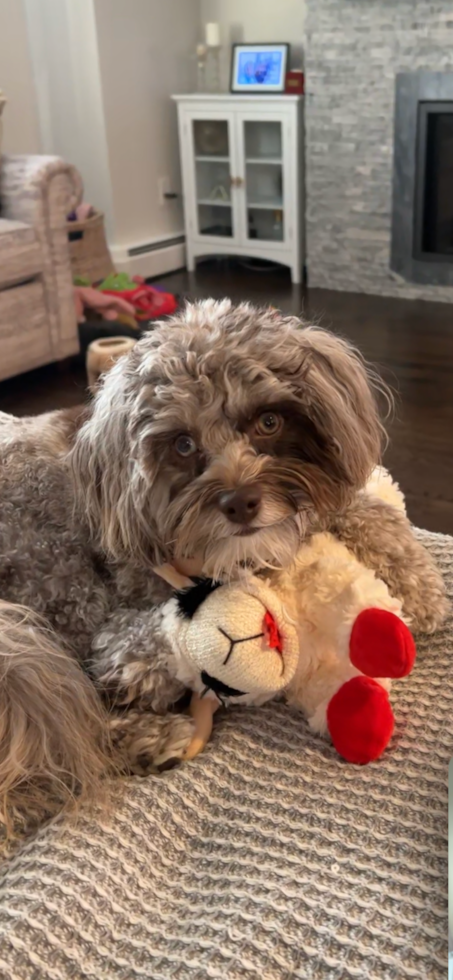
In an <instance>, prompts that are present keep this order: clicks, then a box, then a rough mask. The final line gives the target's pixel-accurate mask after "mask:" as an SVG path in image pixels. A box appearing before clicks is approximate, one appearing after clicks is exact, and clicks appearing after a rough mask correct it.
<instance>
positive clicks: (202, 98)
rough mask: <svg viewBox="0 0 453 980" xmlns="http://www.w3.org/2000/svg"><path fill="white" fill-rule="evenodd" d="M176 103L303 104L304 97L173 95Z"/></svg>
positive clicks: (198, 93)
mask: <svg viewBox="0 0 453 980" xmlns="http://www.w3.org/2000/svg"><path fill="white" fill-rule="evenodd" d="M172 99H174V101H175V102H226V101H228V102H238V103H241V102H256V104H257V105H260V104H262V103H263V102H283V103H288V102H302V100H303V95H287V94H286V92H282V93H281V94H278V95H267V94H264V92H263V94H262V95H261V93H260V94H259V95H255V94H254V93H253V92H251V93H250V95H243V94H242V93H241V94H239V93H236V92H188V93H186V94H184V95H172Z"/></svg>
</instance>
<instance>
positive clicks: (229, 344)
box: [0, 300, 446, 824]
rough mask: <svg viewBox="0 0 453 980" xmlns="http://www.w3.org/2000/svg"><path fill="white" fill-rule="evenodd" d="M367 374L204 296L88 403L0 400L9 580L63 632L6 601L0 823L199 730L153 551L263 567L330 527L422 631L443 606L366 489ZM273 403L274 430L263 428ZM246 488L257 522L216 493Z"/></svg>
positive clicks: (221, 573) (299, 328)
mask: <svg viewBox="0 0 453 980" xmlns="http://www.w3.org/2000/svg"><path fill="white" fill-rule="evenodd" d="M373 390H374V379H373V378H372V376H371V375H370V373H369V372H368V371H367V369H366V366H365V365H364V363H363V360H362V359H361V357H360V355H359V354H358V353H357V352H356V351H354V350H353V349H352V348H351V347H350V346H349V345H348V344H347V343H346V342H345V341H342V340H339V339H338V338H336V337H334V336H333V335H331V334H329V333H326V332H325V331H323V330H320V329H317V328H313V327H308V326H305V325H303V324H301V322H300V321H298V320H297V319H295V318H293V317H282V316H280V315H278V314H276V313H275V312H274V311H270V310H256V309H254V308H253V307H251V306H250V305H248V304H242V305H240V306H238V307H234V306H233V305H232V304H231V303H230V302H229V301H226V300H225V301H223V302H221V303H215V302H214V301H206V302H203V303H199V304H195V305H193V306H188V307H187V309H186V310H185V311H183V312H182V313H181V314H180V315H178V316H177V317H175V318H174V320H172V321H171V322H167V323H166V324H165V325H160V326H159V327H158V328H157V329H155V330H154V331H153V332H152V333H151V334H149V335H147V336H146V337H145V338H143V339H142V340H141V341H140V342H139V343H138V344H137V346H136V347H135V348H134V350H133V351H132V352H131V354H130V355H129V356H128V358H126V359H123V360H121V361H119V362H118V363H117V365H116V366H115V367H114V368H113V369H112V371H111V372H110V373H109V374H108V375H107V376H106V378H105V380H104V383H103V385H102V387H101V389H100V391H99V393H98V395H97V397H96V399H95V401H94V404H93V406H92V408H91V409H90V410H89V411H87V412H86V413H85V414H83V413H82V415H81V416H80V418H77V419H74V418H68V416H67V415H66V414H65V413H55V414H53V415H49V416H42V417H41V418H38V419H28V420H15V419H11V418H9V417H6V416H0V493H1V499H2V509H1V512H0V595H1V597H2V599H3V600H4V601H5V602H9V603H20V604H22V605H25V606H27V607H28V608H29V609H30V610H33V612H34V613H37V614H39V615H41V616H44V617H45V619H46V622H47V624H48V626H50V627H51V628H52V629H53V631H54V632H53V637H50V636H49V634H48V633H46V632H42V630H41V628H40V627H39V626H37V625H36V624H35V623H34V622H33V623H32V624H31V626H30V625H29V624H28V622H27V620H26V619H25V620H24V619H23V618H22V619H21V616H22V614H20V613H18V612H17V610H14V609H11V607H8V606H5V607H4V613H3V615H2V620H1V622H0V667H1V670H2V674H3V678H6V680H4V679H2V690H1V698H2V701H1V705H0V707H1V708H2V709H3V716H4V719H6V720H5V722H4V730H3V732H2V735H3V737H2V743H1V758H0V763H1V764H0V799H1V801H2V808H1V811H0V812H1V813H3V820H4V822H6V823H7V822H8V821H9V822H11V820H13V819H14V817H15V815H16V814H17V813H20V815H21V818H22V819H23V820H24V821H25V823H28V824H30V822H32V821H34V820H35V819H36V818H39V817H40V816H41V817H42V816H43V815H45V814H47V813H49V812H52V811H55V810H57V809H58V808H60V807H61V805H62V803H63V802H64V800H65V794H66V793H68V794H69V797H70V798H71V799H72V798H73V796H74V791H75V790H78V793H79V798H80V799H83V798H87V797H89V796H90V794H91V795H93V793H97V791H98V790H97V787H98V783H99V771H100V769H101V768H103V767H104V768H105V769H106V770H107V769H108V768H109V766H110V765H111V760H112V758H113V760H114V764H115V765H116V766H118V767H120V768H126V769H127V770H128V771H132V772H147V771H150V769H155V768H158V767H164V768H165V767H166V766H168V765H169V764H171V763H172V759H173V757H179V756H180V755H181V753H182V751H183V749H184V746H185V745H186V744H187V743H188V741H189V740H190V737H191V731H192V729H191V722H190V721H189V719H188V718H187V717H186V716H184V715H181V714H179V715H178V714H176V713H175V714H173V713H172V708H173V707H174V706H175V705H176V703H177V701H178V699H179V697H180V695H181V693H182V692H181V690H180V688H179V686H178V685H177V684H175V682H174V680H172V678H171V677H170V674H169V671H168V656H167V651H166V650H165V646H164V643H163V640H162V637H161V636H160V633H159V617H158V616H154V613H155V612H156V609H155V607H156V606H157V605H158V604H159V603H160V602H161V601H162V600H163V599H165V598H166V597H167V595H168V591H167V587H166V586H164V584H163V583H162V582H161V581H160V579H159V578H158V577H157V576H156V575H155V574H154V572H153V566H154V565H155V564H156V563H160V562H162V561H169V560H170V561H178V559H179V560H181V559H182V558H184V557H185V556H187V555H190V554H191V553H193V552H194V551H197V553H199V554H201V556H202V559H203V562H204V569H205V571H206V573H207V574H210V575H211V576H214V577H222V578H228V577H231V576H234V575H235V574H237V573H238V572H240V570H241V568H242V567H243V566H244V565H247V566H248V567H253V568H254V569H255V570H257V571H259V570H260V569H266V574H269V568H271V569H272V568H276V567H284V566H286V565H287V564H289V562H290V561H291V560H292V558H293V557H294V555H295V553H296V551H297V549H298V547H299V545H300V543H301V541H302V540H304V538H306V536H307V535H309V534H310V533H312V532H313V531H315V530H318V529H321V528H327V529H332V530H334V532H335V533H336V534H338V535H339V537H340V538H342V540H344V541H345V542H346V544H347V545H348V546H349V547H350V548H351V549H352V550H353V551H354V552H355V553H356V554H357V556H358V557H359V559H360V560H361V561H363V562H364V563H365V564H367V565H369V566H370V567H371V568H373V569H375V570H376V571H377V572H378V574H379V575H380V576H381V577H382V578H383V579H384V580H385V581H386V582H387V584H388V585H389V586H390V588H391V590H392V591H394V592H395V594H397V595H398V596H401V598H402V599H403V600H404V603H405V606H406V610H407V613H408V614H409V615H410V616H411V617H412V625H413V627H414V628H415V629H417V628H420V629H424V630H433V629H435V628H436V626H437V625H438V623H439V622H441V620H442V618H443V616H444V614H445V608H446V607H445V598H444V592H443V586H442V581H441V578H440V576H439V574H438V572H437V570H436V569H435V567H434V565H433V563H432V561H431V559H430V557H429V556H428V555H427V553H426V552H425V550H424V549H423V548H422V546H421V545H420V543H419V542H418V541H417V540H416V537H415V536H414V534H413V531H412V529H411V527H410V524H409V522H408V520H407V518H406V517H405V516H404V515H403V514H400V513H397V512H396V511H395V509H394V508H393V507H392V506H391V505H390V504H386V503H384V502H383V501H377V500H376V499H375V498H373V497H370V496H369V494H368V495H366V494H364V493H363V488H364V486H365V483H366V481H367V479H368V477H369V476H370V473H371V471H372V470H373V468H374V467H375V465H376V464H377V463H378V461H379V457H380V452H381V444H382V438H383V429H382V426H381V423H380V421H379V416H378V411H377V407H376V401H375V396H374V394H373ZM266 411H267V412H269V411H271V412H272V413H273V415H274V416H277V418H278V420H279V431H278V437H277V436H275V437H272V436H269V435H267V434H266V433H263V431H262V429H260V427H259V424H258V423H259V420H260V418H261V416H262V413H263V412H266ZM181 435H183V436H184V438H185V439H186V440H187V439H188V440H189V448H190V450H191V451H190V453H188V454H187V455H186V456H184V457H182V456H181V455H180V454H178V451H177V441H178V437H180V436H181ZM70 444H71V446H70ZM68 448H70V449H71V451H70V453H69V456H68V452H67V450H68ZM244 485H245V486H248V485H253V486H254V487H258V488H259V492H260V495H261V503H260V508H259V512H258V513H257V516H256V519H254V521H253V522H252V527H251V528H248V530H253V531H254V533H253V534H247V536H245V535H244V534H243V533H242V531H243V529H242V528H241V527H240V526H238V525H237V524H234V523H231V521H230V520H229V518H228V515H225V513H223V512H222V511H221V509H220V507H219V499H220V496H221V494H222V493H223V492H225V491H227V490H233V489H235V488H236V487H238V486H244ZM75 504H76V505H77V507H76V509H75ZM409 565H410V569H409V567H408V566H409ZM118 617H119V619H118ZM11 630H13V632H14V630H16V634H15V636H13V633H11ZM30 630H31V631H30ZM17 631H19V632H17ZM11 637H12V639H11ZM35 638H36V642H35ZM31 646H32V647H33V649H34V655H33V658H32V661H33V662H31V659H30V647H31ZM21 651H22V653H21ZM77 661H78V662H79V663H78V662H77ZM79 664H81V665H82V666H83V667H84V668H85V671H83V670H82V669H80V666H79ZM52 665H55V688H54V692H53V693H52V690H51V688H50V687H49V671H51V670H53V666H52ZM62 665H63V666H62ZM87 677H91V681H88V680H87ZM90 684H92V685H93V686H92V687H90ZM96 689H97V690H98V691H99V692H100V694H101V696H102V701H103V702H104V705H105V706H106V708H107V710H106V709H105V707H103V706H102V704H101V698H97V696H95V690H96ZM49 699H50V700H49ZM12 701H14V702H16V701H18V703H19V704H20V705H21V706H22V711H23V720H22V721H21V720H20V717H19V716H18V723H17V726H16V720H15V718H16V716H15V714H13V707H12V704H11V702H12ZM53 702H54V703H55V706H56V710H55V711H52V703H53ZM28 703H29V704H30V705H33V712H31V713H29V715H28V716H27V717H26V714H27V708H26V706H27V704H28ZM66 703H67V711H66V710H65V707H64V705H65V704H66ZM27 725H28V728H27ZM19 749H20V750H19ZM63 772H64V773H65V774H66V775H65V776H64V777H63ZM62 783H64V785H65V787H67V789H65V790H64V791H62Z"/></svg>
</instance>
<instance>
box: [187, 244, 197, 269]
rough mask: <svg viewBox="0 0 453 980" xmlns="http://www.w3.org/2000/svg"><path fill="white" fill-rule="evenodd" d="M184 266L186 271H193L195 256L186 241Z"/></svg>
mask: <svg viewBox="0 0 453 980" xmlns="http://www.w3.org/2000/svg"><path fill="white" fill-rule="evenodd" d="M186 266H187V271H188V272H195V256H194V254H193V252H192V249H191V248H190V245H187V243H186Z"/></svg>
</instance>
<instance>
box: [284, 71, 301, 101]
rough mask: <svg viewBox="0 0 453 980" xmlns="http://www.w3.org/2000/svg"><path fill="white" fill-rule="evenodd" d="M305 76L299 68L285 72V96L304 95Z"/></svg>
mask: <svg viewBox="0 0 453 980" xmlns="http://www.w3.org/2000/svg"><path fill="white" fill-rule="evenodd" d="M304 81H305V75H304V73H303V71H302V70H301V69H300V68H294V69H293V70H292V71H287V72H286V81H285V92H286V94H287V95H303V94H304Z"/></svg>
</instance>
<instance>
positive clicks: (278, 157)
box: [243, 118, 286, 242]
mask: <svg viewBox="0 0 453 980" xmlns="http://www.w3.org/2000/svg"><path fill="white" fill-rule="evenodd" d="M243 127H244V129H243V147H244V157H245V160H244V163H245V207H246V235H247V239H248V240H249V241H250V240H254V241H262V242H283V241H284V239H285V220H286V215H285V209H284V187H283V133H282V129H283V127H282V123H281V122H277V121H274V120H268V119H265V118H263V119H260V120H256V121H255V120H254V121H251V120H243Z"/></svg>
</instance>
